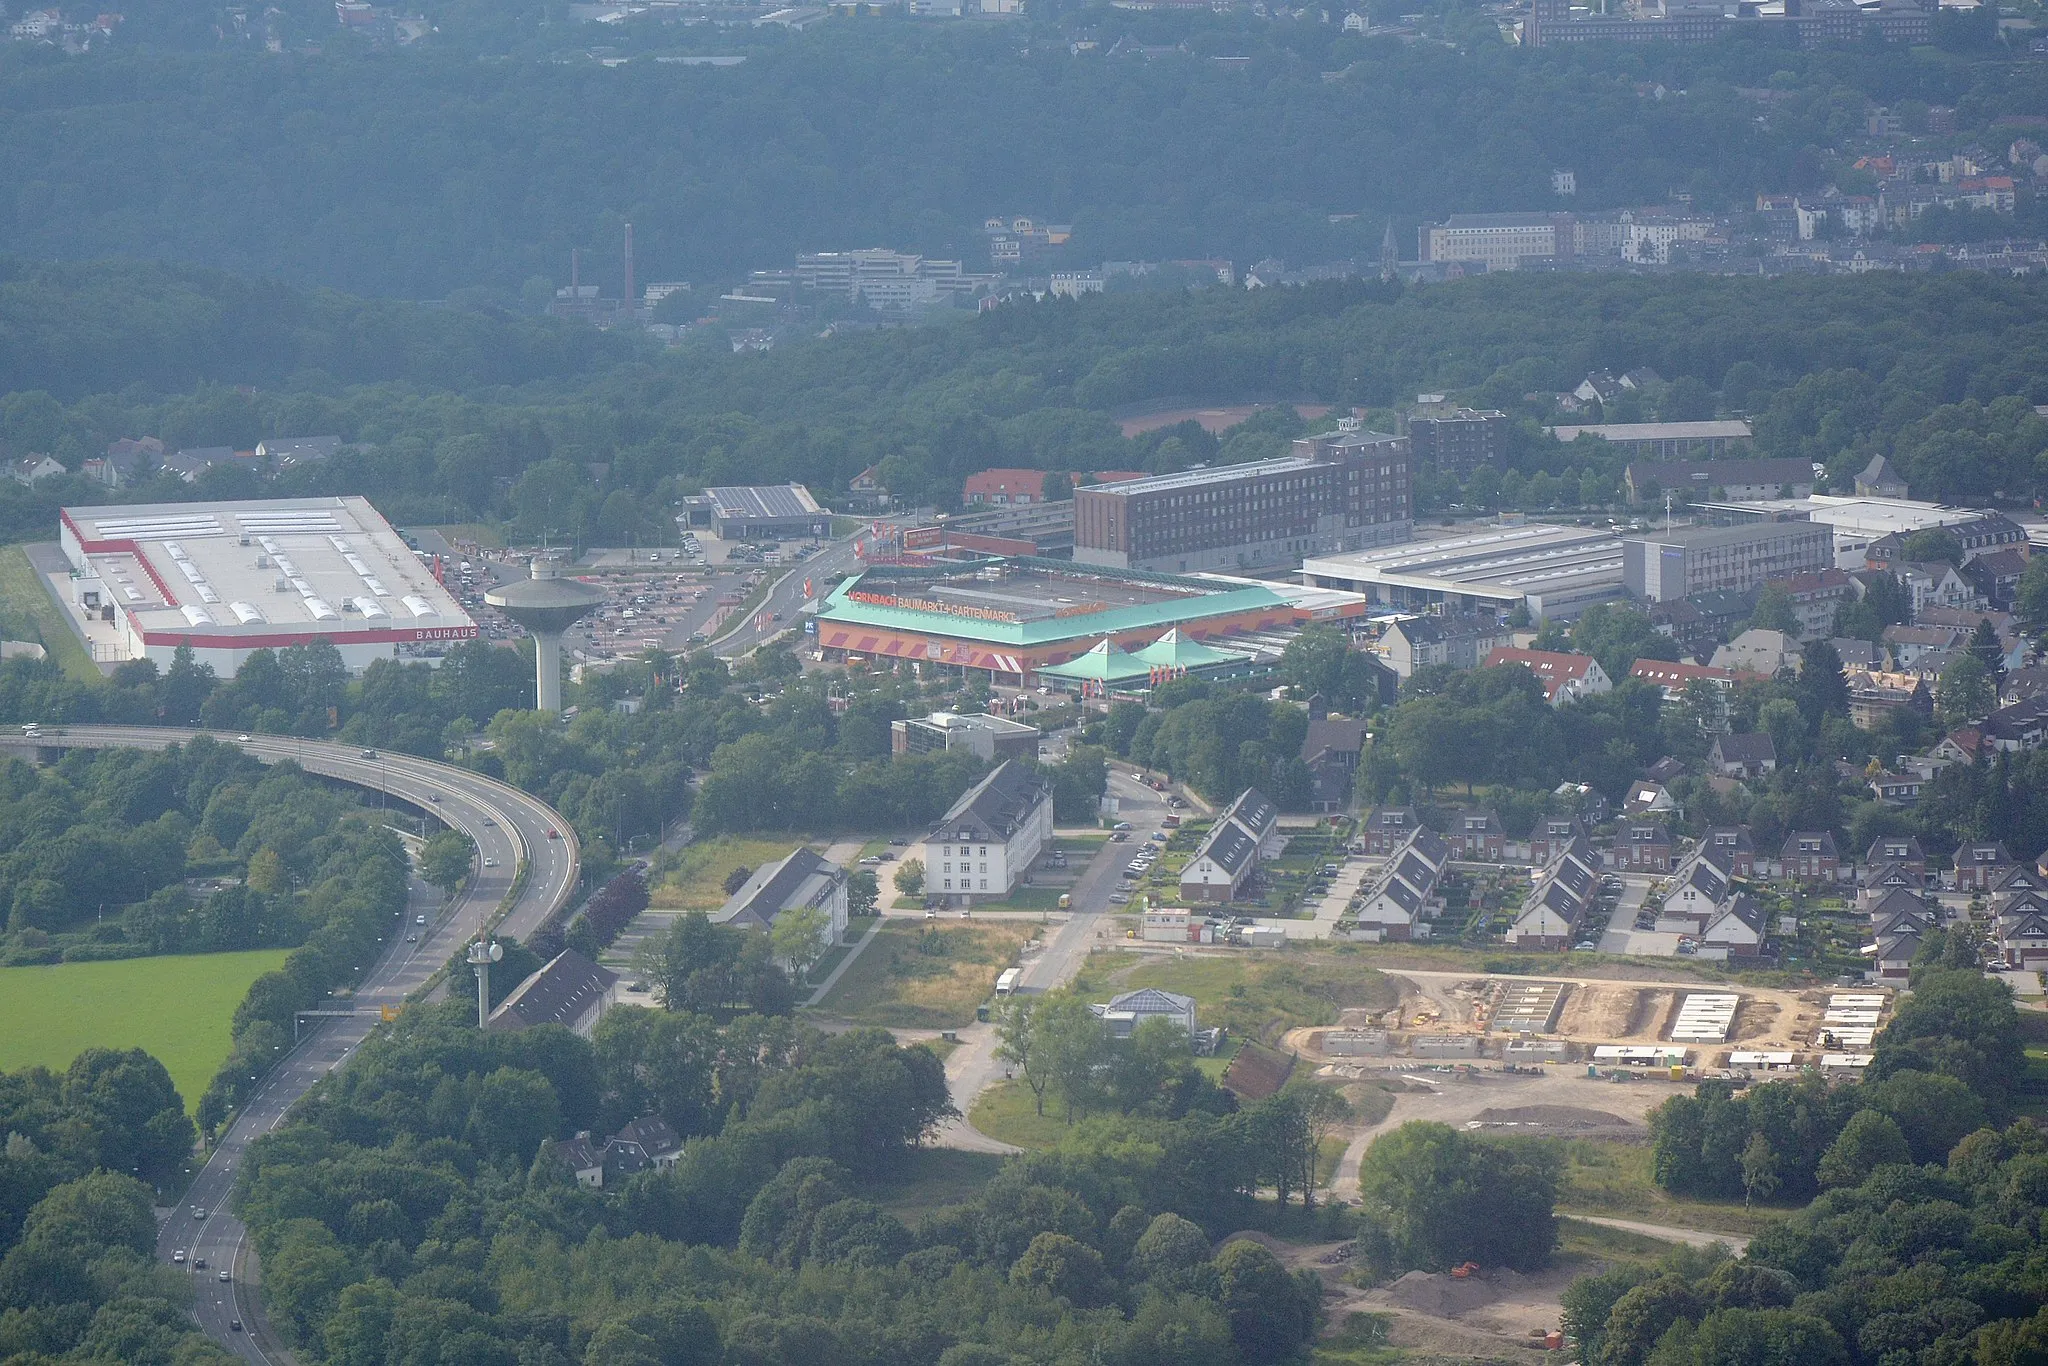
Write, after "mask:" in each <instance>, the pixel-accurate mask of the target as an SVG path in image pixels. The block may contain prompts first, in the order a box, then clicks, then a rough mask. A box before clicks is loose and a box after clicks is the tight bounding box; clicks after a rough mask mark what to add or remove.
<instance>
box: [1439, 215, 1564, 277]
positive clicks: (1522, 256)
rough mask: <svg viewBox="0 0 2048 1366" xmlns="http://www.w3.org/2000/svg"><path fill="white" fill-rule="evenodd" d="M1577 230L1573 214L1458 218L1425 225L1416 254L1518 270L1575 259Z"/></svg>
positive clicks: (1491, 267)
mask: <svg viewBox="0 0 2048 1366" xmlns="http://www.w3.org/2000/svg"><path fill="white" fill-rule="evenodd" d="M1572 228H1573V224H1572V216H1571V215H1570V214H1568V213H1454V214H1452V215H1451V216H1450V217H1449V218H1448V219H1446V220H1445V221H1444V222H1442V223H1425V224H1423V225H1422V227H1421V229H1420V232H1419V236H1418V240H1417V242H1416V249H1417V253H1418V259H1420V260H1423V261H1463V262H1467V263H1477V264H1480V265H1483V266H1485V267H1486V268H1487V269H1488V270H1514V269H1516V268H1517V267H1519V266H1520V265H1521V264H1522V262H1524V261H1553V260H1557V259H1559V258H1564V259H1570V258H1571V256H1572V255H1573V254H1574V248H1575V247H1576V246H1577V239H1576V235H1575V234H1574V232H1573V230H1572Z"/></svg>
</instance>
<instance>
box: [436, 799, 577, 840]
mask: <svg viewBox="0 0 2048 1366" xmlns="http://www.w3.org/2000/svg"><path fill="white" fill-rule="evenodd" d="M434 800H435V801H439V800H440V798H439V797H436V798H435V799H434ZM561 837H562V832H561V831H559V830H557V829H555V827H554V826H552V825H551V826H549V827H548V838H549V839H551V840H558V839H560V838H561Z"/></svg>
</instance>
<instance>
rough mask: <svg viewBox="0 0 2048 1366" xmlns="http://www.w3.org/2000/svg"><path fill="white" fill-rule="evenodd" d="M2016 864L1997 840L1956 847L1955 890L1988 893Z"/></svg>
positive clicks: (1978, 841)
mask: <svg viewBox="0 0 2048 1366" xmlns="http://www.w3.org/2000/svg"><path fill="white" fill-rule="evenodd" d="M2015 862H2017V860H2015V859H2014V858H2013V856H2012V855H2011V854H2009V853H2007V852H2006V849H2005V845H2004V844H2002V843H2000V842H1999V841H1997V840H1974V841H1971V842H1970V843H1967V844H1960V845H1957V846H1956V852H1955V865H1956V868H1955V874H1954V882H1955V888H1956V890H1957V891H1959V892H1988V891H1990V890H1991V889H1992V888H1993V887H1995V886H1997V885H1998V880H1999V879H2000V878H2002V877H2004V876H2005V873H2006V870H2007V869H2008V868H2011V867H2012V866H2013V865H2014V863H2015Z"/></svg>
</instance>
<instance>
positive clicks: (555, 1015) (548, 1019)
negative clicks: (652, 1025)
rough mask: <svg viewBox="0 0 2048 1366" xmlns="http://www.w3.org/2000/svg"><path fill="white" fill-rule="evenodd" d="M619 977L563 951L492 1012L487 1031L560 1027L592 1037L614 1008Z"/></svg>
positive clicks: (520, 985) (513, 990)
mask: <svg viewBox="0 0 2048 1366" xmlns="http://www.w3.org/2000/svg"><path fill="white" fill-rule="evenodd" d="M618 985H619V974H617V973H616V972H613V971H612V970H611V969H610V968H606V967H600V966H598V965H597V964H596V963H593V962H591V961H590V960H589V959H588V958H585V957H584V956H583V955H582V954H580V953H578V952H576V950H574V949H564V950H562V952H560V953H558V954H556V955H555V956H554V957H553V958H551V959H549V960H548V961H547V964H546V965H545V966H544V967H542V968H541V970H540V971H538V972H536V973H534V974H533V975H532V976H531V977H528V978H527V979H526V980H525V981H523V982H521V983H520V984H519V985H518V986H516V987H514V988H513V989H512V992H511V994H510V995H508V996H507V997H506V998H505V999H504V1000H502V1001H500V1002H498V1004H497V1005H496V1006H494V1007H493V1008H492V1010H491V1014H490V1018H489V1021H488V1027H489V1028H491V1029H494V1030H500V1031H506V1030H514V1029H532V1028H534V1027H535V1026H537V1025H548V1024H558V1025H561V1026H563V1027H564V1028H567V1029H571V1030H574V1031H575V1032H576V1033H578V1034H582V1035H585V1036H588V1035H589V1033H590V1031H591V1030H593V1029H595V1028H596V1027H597V1022H598V1020H599V1019H600V1018H601V1017H602V1016H603V1015H604V1012H605V1011H606V1010H607V1009H608V1008H609V1007H610V1006H611V1004H612V1000H613V997H614V995H615V994H616V992H617V990H618Z"/></svg>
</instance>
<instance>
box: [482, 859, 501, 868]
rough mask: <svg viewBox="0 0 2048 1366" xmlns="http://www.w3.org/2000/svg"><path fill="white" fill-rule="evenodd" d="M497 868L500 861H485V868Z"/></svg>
mask: <svg viewBox="0 0 2048 1366" xmlns="http://www.w3.org/2000/svg"><path fill="white" fill-rule="evenodd" d="M497 866H498V861H497V860H496V859H494V858H487V859H485V860H484V867H486V868H495V867H497Z"/></svg>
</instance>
